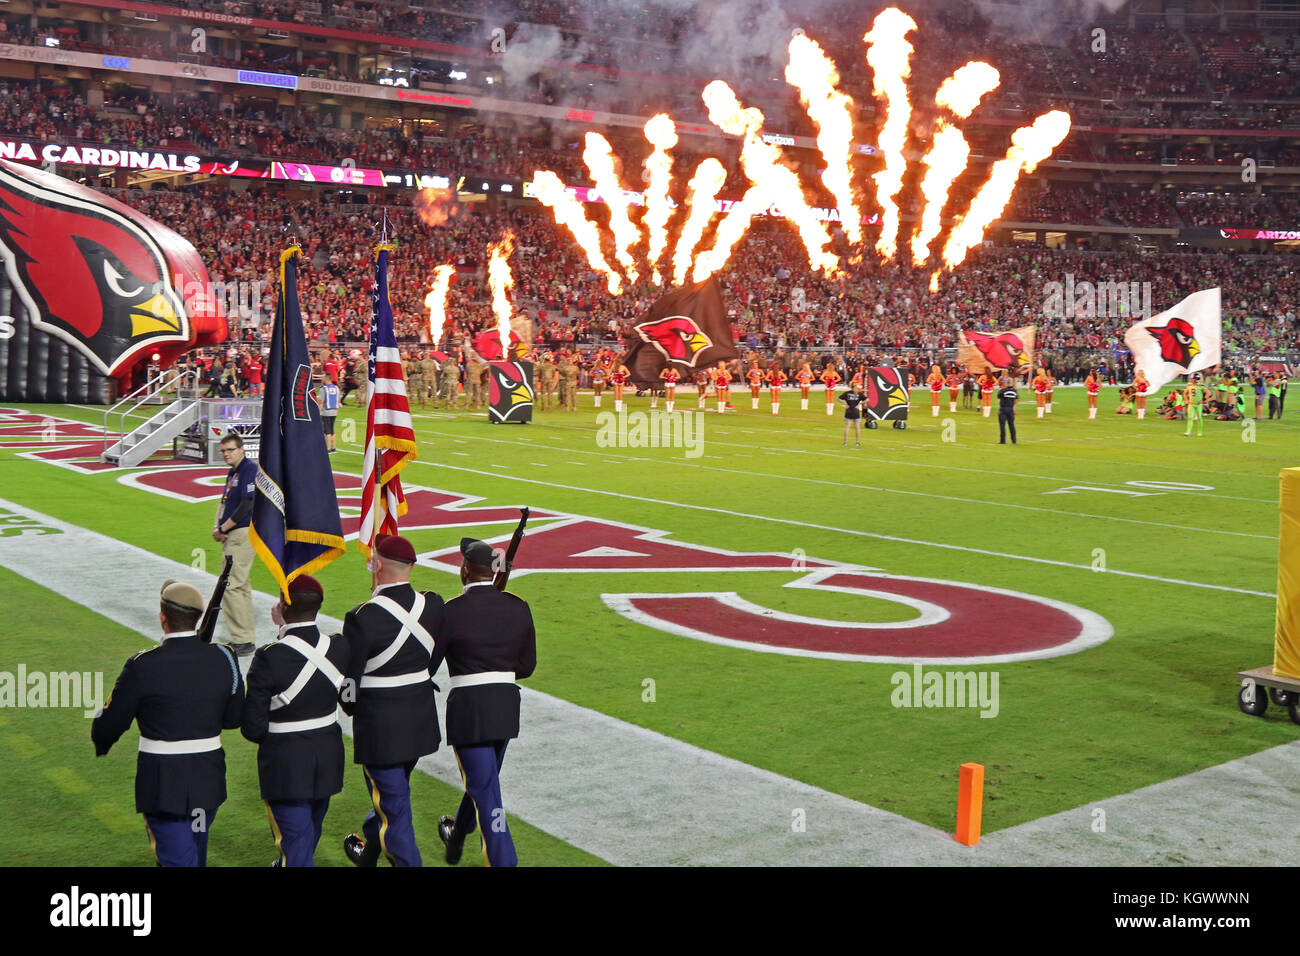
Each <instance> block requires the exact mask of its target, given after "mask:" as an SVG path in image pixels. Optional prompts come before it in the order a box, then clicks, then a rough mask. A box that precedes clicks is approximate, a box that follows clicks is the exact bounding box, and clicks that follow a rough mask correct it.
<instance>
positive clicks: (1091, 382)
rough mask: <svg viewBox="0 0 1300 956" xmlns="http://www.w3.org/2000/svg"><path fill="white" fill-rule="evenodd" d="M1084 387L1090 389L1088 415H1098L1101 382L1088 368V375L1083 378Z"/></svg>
mask: <svg viewBox="0 0 1300 956" xmlns="http://www.w3.org/2000/svg"><path fill="white" fill-rule="evenodd" d="M1083 387H1084V388H1085V389H1087V390H1088V417H1089V418H1096V417H1097V396H1098V395H1100V394H1101V382H1100V381H1099V380H1098V379H1097V376H1096V375H1094V374H1093V371H1092V369H1088V377H1087V378H1085V379H1084V380H1083Z"/></svg>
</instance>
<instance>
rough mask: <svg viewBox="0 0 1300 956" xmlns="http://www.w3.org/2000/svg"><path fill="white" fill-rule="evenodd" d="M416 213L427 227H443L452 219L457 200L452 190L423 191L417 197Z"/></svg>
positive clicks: (428, 189)
mask: <svg viewBox="0 0 1300 956" xmlns="http://www.w3.org/2000/svg"><path fill="white" fill-rule="evenodd" d="M414 206H415V212H416V214H417V215H418V216H419V217H420V221H421V222H422V223H424V224H425V225H426V226H441V225H442V224H443V223H444V222H446V221H447V220H448V219H450V218H451V214H452V212H453V211H454V209H455V206H456V200H455V197H453V196H452V193H451V190H450V189H430V188H425V189H421V190H420V192H419V195H417V196H416V197H415V203H414Z"/></svg>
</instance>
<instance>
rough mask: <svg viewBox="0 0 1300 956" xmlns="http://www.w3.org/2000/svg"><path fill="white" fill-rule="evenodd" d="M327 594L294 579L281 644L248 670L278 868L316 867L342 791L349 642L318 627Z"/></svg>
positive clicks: (248, 711) (280, 610)
mask: <svg viewBox="0 0 1300 956" xmlns="http://www.w3.org/2000/svg"><path fill="white" fill-rule="evenodd" d="M324 598H325V591H324V589H323V588H322V587H321V586H320V582H319V581H317V580H316V579H315V578H313V577H310V576H308V575H302V576H300V577H297V578H294V580H293V581H292V583H290V585H289V600H290V603H288V604H286V603H285V602H284V600H283V598H282V599H281V600H280V603H279V604H277V605H276V608H275V612H274V613H273V615H272V620H274V621H275V623H276V624H278V625H280V633H279V637H278V639H277V640H275V641H272V642H271V643H269V644H267V645H265V646H263V647H261V648H259V649H258V651H257V653H256V654H255V655H254V656H253V663H252V664H251V665H250V666H249V668H248V693H247V695H246V697H245V700H244V722H243V727H242V730H243V734H244V736H245V737H247V738H248V739H249V740H251V741H252V742H253V743H255V744H257V745H258V748H257V777H258V782H259V783H260V785H261V792H262V800H263V801H264V802H265V803H266V815H267V818H268V819H269V820H270V821H271V832H272V833H273V834H274V835H275V846H276V849H277V850H278V851H279V853H280V855H279V858H278V859H277V860H276V861H275V864H274V865H275V866H312V865H313V863H312V857H313V856H314V855H315V853H316V845H317V844H318V843H320V834H321V824H322V823H324V821H325V813H326V811H328V810H329V806H330V797H332V796H334V794H336V793H338V792H339V791H341V790H342V789H343V733H342V731H341V730H340V729H339V721H338V699H339V690H340V688H341V687H342V685H343V668H345V667H347V666H348V649H347V642H346V641H344V639H343V638H342V637H341V636H340V635H338V634H335V635H333V636H327V635H324V634H322V633H321V632H320V631H319V630H317V628H316V614H317V613H318V612H319V611H320V608H321V604H322V602H323V601H324Z"/></svg>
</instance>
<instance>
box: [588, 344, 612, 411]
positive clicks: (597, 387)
mask: <svg viewBox="0 0 1300 956" xmlns="http://www.w3.org/2000/svg"><path fill="white" fill-rule="evenodd" d="M608 375H609V370H608V369H606V368H605V366H604V363H603V362H602V361H601V359H600V356H599V355H598V356H596V361H594V362H593V363H592V365H591V390H592V391H593V392H595V393H596V407H597V408H600V393H601V392H603V391H604V390H605V379H606V378H607V377H608Z"/></svg>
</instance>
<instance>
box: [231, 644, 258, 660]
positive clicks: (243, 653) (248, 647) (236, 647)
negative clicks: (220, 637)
mask: <svg viewBox="0 0 1300 956" xmlns="http://www.w3.org/2000/svg"><path fill="white" fill-rule="evenodd" d="M230 649H231V650H233V651H234V652H235V653H236V654H238V655H239V656H240V657H247V656H248V655H249V654H251V653H253V651H255V650H257V645H256V644H254V643H253V642H252V641H245V642H244V643H242V644H231V645H230Z"/></svg>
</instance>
